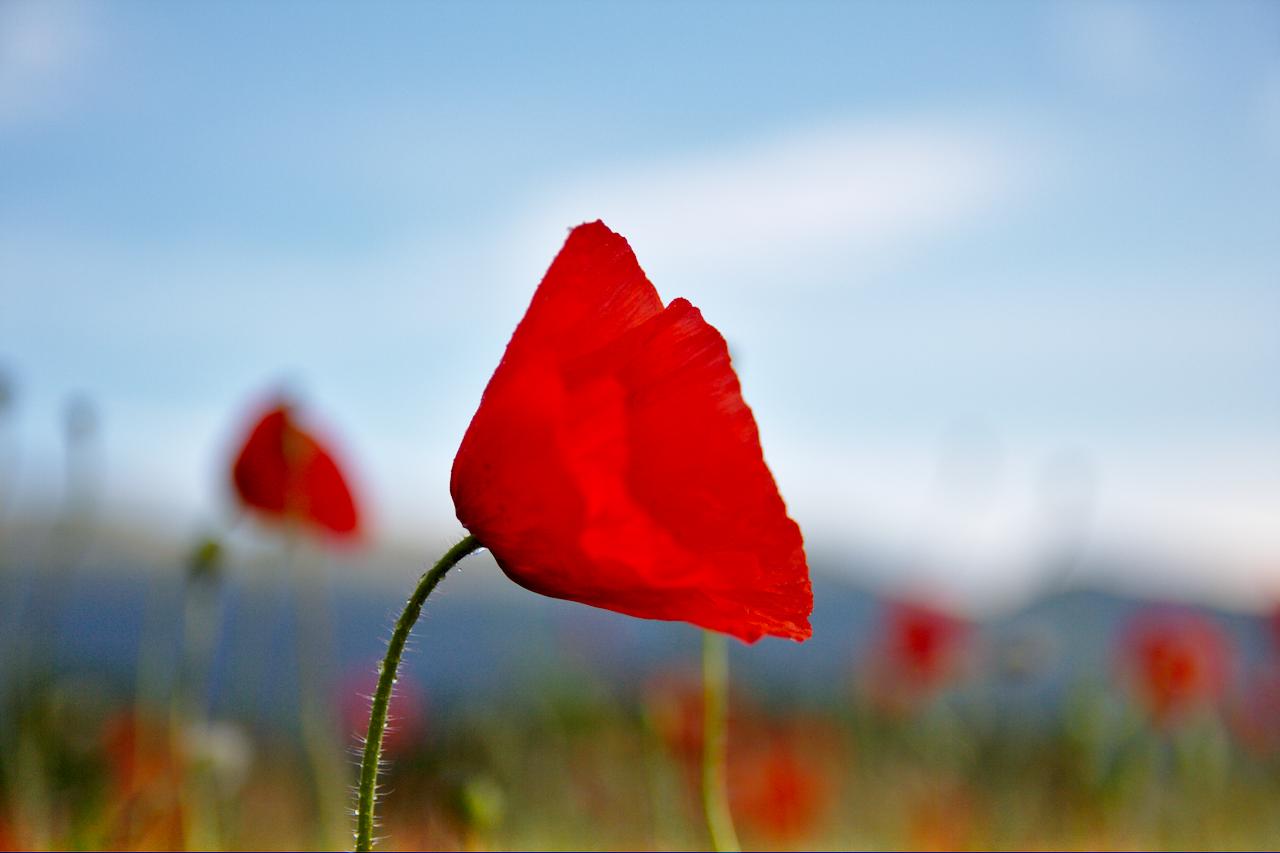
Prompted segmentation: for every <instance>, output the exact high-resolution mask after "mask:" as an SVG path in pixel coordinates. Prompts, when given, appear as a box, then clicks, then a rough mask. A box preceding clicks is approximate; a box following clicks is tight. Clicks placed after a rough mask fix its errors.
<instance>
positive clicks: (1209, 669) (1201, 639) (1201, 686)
mask: <svg viewBox="0 0 1280 853" xmlns="http://www.w3.org/2000/svg"><path fill="white" fill-rule="evenodd" d="M1121 644H1122V646H1121V654H1122V661H1123V662H1124V664H1125V665H1126V667H1127V669H1128V672H1129V676H1130V681H1131V683H1132V685H1133V687H1134V689H1135V690H1136V692H1137V694H1138V697H1139V699H1140V700H1141V701H1142V702H1143V704H1144V705H1145V706H1146V707H1147V710H1148V711H1149V712H1150V713H1151V715H1152V717H1153V718H1154V719H1155V720H1156V721H1157V722H1159V723H1162V724H1165V723H1170V722H1173V721H1175V720H1176V719H1178V718H1179V717H1181V716H1183V715H1184V714H1186V713H1188V712H1190V711H1192V710H1195V709H1196V708H1200V707H1204V706H1206V705H1210V704H1213V703H1214V702H1216V701H1217V700H1218V699H1220V698H1221V696H1222V693H1223V691H1224V690H1225V689H1226V686H1227V678H1228V670H1229V667H1230V660H1231V648H1230V644H1229V642H1228V640H1227V638H1226V636H1225V635H1224V634H1223V633H1222V631H1221V629H1220V628H1219V627H1218V626H1217V625H1216V624H1215V623H1214V622H1213V621H1212V620H1210V619H1208V618H1206V617H1204V616H1201V615H1199V614H1196V613H1192V612H1189V611H1183V610H1174V609H1157V608H1153V609H1148V610H1145V611H1143V612H1140V613H1139V614H1138V615H1137V616H1135V617H1134V618H1133V620H1132V621H1131V622H1130V623H1129V626H1128V628H1127V629H1126V630H1125V632H1124V634H1123V635H1122V637H1121Z"/></svg>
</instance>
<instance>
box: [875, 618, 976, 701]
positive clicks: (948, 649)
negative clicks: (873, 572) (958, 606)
mask: <svg viewBox="0 0 1280 853" xmlns="http://www.w3.org/2000/svg"><path fill="white" fill-rule="evenodd" d="M880 631H881V633H880V637H879V639H878V641H877V644H876V646H875V654H876V658H875V661H874V663H873V669H872V677H873V679H874V684H873V687H874V689H875V690H876V691H877V695H878V698H880V699H881V700H883V701H885V702H887V703H888V704H891V705H907V704H911V703H914V702H919V701H922V700H923V699H925V698H927V697H928V696H930V695H932V694H933V693H935V692H937V691H938V690H940V689H941V688H942V687H944V686H946V684H947V683H948V682H950V681H952V680H953V679H954V678H955V677H956V675H957V673H958V672H959V671H960V668H961V665H962V664H963V662H964V654H965V651H966V646H967V643H968V639H969V635H970V632H971V626H970V624H969V622H967V621H966V620H964V619H961V618H959V617H958V616H954V615H952V614H950V613H947V612H945V611H943V610H940V609H938V608H936V607H934V606H932V605H928V604H924V603H922V602H919V601H905V600H900V601H891V602H888V603H886V605H885V611H884V615H883V617H882V621H881V628H880Z"/></svg>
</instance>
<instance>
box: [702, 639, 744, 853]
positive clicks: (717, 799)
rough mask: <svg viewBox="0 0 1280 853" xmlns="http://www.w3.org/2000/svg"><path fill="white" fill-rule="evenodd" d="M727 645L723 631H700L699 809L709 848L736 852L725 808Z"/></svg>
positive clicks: (734, 834)
mask: <svg viewBox="0 0 1280 853" xmlns="http://www.w3.org/2000/svg"><path fill="white" fill-rule="evenodd" d="M728 694H729V645H728V642H727V641H726V640H725V637H724V635H723V634H717V633H716V632H714V631H703V632H702V810H703V812H704V813H705V814H706V816H707V831H708V832H709V833H710V835H711V849H712V850H716V851H719V853H737V851H738V850H739V847H738V833H737V832H736V831H735V830H734V828H733V813H732V812H731V811H730V810H729V773H728V768H727V766H726V763H725V756H726V752H727V745H728V734H729V733H728V723H727V719H726V718H727V712H728Z"/></svg>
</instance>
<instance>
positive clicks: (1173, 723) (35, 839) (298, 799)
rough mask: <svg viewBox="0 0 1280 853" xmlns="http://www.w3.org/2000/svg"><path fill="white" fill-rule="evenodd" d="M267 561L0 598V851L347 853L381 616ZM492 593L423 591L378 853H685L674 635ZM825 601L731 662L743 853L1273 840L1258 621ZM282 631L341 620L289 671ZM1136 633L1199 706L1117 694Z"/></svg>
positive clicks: (317, 577)
mask: <svg viewBox="0 0 1280 853" xmlns="http://www.w3.org/2000/svg"><path fill="white" fill-rule="evenodd" d="M266 553H267V554H268V555H269V554H270V550H269V549H268V550H267V551H266ZM306 553H307V552H304V555H305V554H306ZM308 559H312V560H315V561H317V564H318V565H323V564H325V561H326V559H328V558H324V557H323V556H322V555H320V554H318V553H315V552H311V553H310V557H309V558H308ZM270 566H271V561H270V560H266V561H264V564H263V565H257V566H256V569H255V565H254V564H252V563H250V564H248V565H237V566H234V567H232V568H230V569H228V568H227V567H223V569H224V571H225V575H215V576H213V577H207V576H202V575H196V576H194V577H191V576H186V577H187V579H186V580H183V578H184V575H183V573H182V572H176V571H169V572H167V573H166V572H162V571H156V570H152V571H149V572H147V573H130V572H120V571H113V572H104V571H102V570H101V568H100V567H99V568H98V569H95V568H93V566H92V561H91V562H90V563H89V564H87V565H82V566H79V567H78V568H75V569H74V570H68V573H67V574H66V575H65V576H64V580H65V581H67V582H68V583H69V586H67V587H66V588H64V589H63V590H62V591H61V592H58V590H57V589H51V588H49V586H48V584H47V577H44V576H42V575H41V574H40V573H38V572H31V571H29V570H28V571H26V572H22V571H9V572H8V573H7V574H6V581H7V586H6V587H5V588H6V591H7V593H8V594H7V595H6V599H5V603H6V605H13V604H14V603H15V602H19V603H22V602H25V603H24V604H23V606H22V608H21V609H22V612H23V613H24V614H25V615H24V618H23V622H22V623H21V624H24V625H25V626H27V627H26V628H24V630H23V631H22V632H21V633H22V635H23V637H25V638H26V640H27V641H28V644H27V645H26V646H25V651H23V652H22V654H21V655H16V654H12V653H6V655H5V662H6V667H5V682H4V683H5V686H6V703H5V706H4V708H5V714H4V725H3V737H4V747H3V749H0V762H2V763H0V767H2V769H3V775H2V776H0V780H2V781H0V784H2V785H3V789H2V790H3V803H4V810H3V812H2V814H3V823H0V830H2V831H0V840H2V841H3V844H4V847H5V848H6V849H27V848H48V847H56V848H68V847H69V848H76V849H103V848H126V849H149V848H170V847H173V848H183V847H187V848H193V849H195V848H215V847H217V848H223V847H225V848H230V849H294V848H304V849H305V848H315V847H331V848H332V847H341V846H343V845H344V844H347V843H348V841H347V836H346V835H345V832H346V821H345V818H344V816H343V810H344V807H345V806H346V805H347V804H348V800H349V793H348V791H349V786H350V785H351V784H352V782H353V780H354V774H355V767H354V756H353V754H352V752H351V750H352V748H353V746H354V745H355V743H356V740H355V734H354V733H355V732H357V731H359V730H360V729H361V728H362V727H363V725H364V714H365V709H366V703H365V701H364V700H363V698H362V694H363V693H366V692H367V691H368V690H369V688H370V686H371V676H370V675H369V673H370V672H371V670H372V661H373V660H374V659H375V657H376V655H377V653H378V651H379V637H380V636H381V635H382V634H385V630H386V627H387V626H388V625H389V624H390V618H389V617H390V614H391V613H392V612H393V611H394V609H395V606H396V600H397V598H398V595H397V593H396V592H395V591H394V590H392V589H389V588H387V587H386V585H385V584H383V583H377V584H373V585H372V586H370V585H369V584H362V583H360V582H358V578H359V575H358V574H355V572H356V569H355V568H354V567H348V566H346V565H345V564H342V563H339V564H337V565H336V566H330V570H329V571H327V572H322V571H319V570H317V569H315V567H314V566H313V567H312V568H311V569H310V570H308V572H303V573H297V574H294V575H287V574H278V573H277V574H272V573H273V572H276V571H277V570H278V569H279V568H280V566H278V565H277V566H276V567H275V569H271V568H270ZM11 568H12V566H11ZM252 571H258V572H261V573H263V574H264V576H265V577H266V578H273V577H274V580H271V581H265V580H264V579H263V577H261V576H260V577H257V578H255V577H254V576H253V574H252V573H251V572H252ZM496 574H497V572H496V568H495V567H493V566H492V564H491V563H489V562H488V560H487V558H486V559H483V560H479V561H478V562H477V564H476V565H475V566H472V567H469V569H468V570H467V571H466V572H464V573H462V574H460V575H459V576H457V577H451V578H449V579H448V582H451V583H453V585H454V587H453V590H452V592H451V593H447V594H445V595H444V596H443V597H442V598H441V599H440V600H439V601H436V602H434V603H433V604H432V605H430V606H429V607H428V610H427V613H426V615H425V617H424V620H423V622H422V623H421V624H420V625H419V629H418V632H417V642H416V646H417V648H415V649H414V651H413V652H412V653H411V657H410V659H409V661H408V668H407V672H406V674H405V677H404V679H403V680H402V683H401V685H400V695H399V697H398V699H397V702H396V704H395V705H394V706H393V715H395V716H397V717H398V718H399V721H398V723H397V725H396V729H395V731H394V734H393V736H392V740H391V742H390V745H389V748H390V750H391V758H390V764H389V772H388V775H387V777H386V790H387V792H388V794H387V797H386V799H385V801H384V812H383V815H384V830H385V832H386V834H387V836H388V838H389V841H388V843H387V845H386V849H415V848H438V849H504V848H535V849H577V848H587V849H636V848H640V849H697V848H703V847H705V846H706V845H707V838H706V836H705V829H704V827H703V823H702V819H701V812H700V805H699V799H698V788H697V773H698V768H697V760H698V754H699V749H700V742H701V741H700V739H701V723H700V719H701V718H700V714H701V706H700V694H699V682H698V679H697V674H696V661H697V654H698V639H697V632H696V631H693V630H691V629H689V628H687V627H684V626H678V625H667V624H662V623H645V622H637V621H636V620H629V619H626V618H625V617H616V616H613V615H612V614H607V613H602V612H599V611H594V610H591V609H589V608H584V607H580V606H577V605H572V604H565V603H562V602H553V601H549V600H544V599H540V598H537V597H534V596H520V597H516V598H513V597H510V596H503V595H501V594H499V595H497V596H494V595H493V589H492V586H491V581H492V580H493V578H492V577H489V576H491V575H496ZM353 577H354V578H356V580H357V582H354V583H353V582H352V578H353ZM291 578H292V579H291ZM824 578H825V575H823V574H821V573H820V574H819V576H818V584H817V601H818V609H817V611H816V612H815V620H814V622H815V638H814V640H813V641H812V642H811V643H809V644H805V645H804V646H797V645H794V644H787V643H771V642H769V641H766V642H764V643H762V644H761V645H758V646H754V647H746V646H741V645H737V646H735V648H734V652H733V666H734V673H735V679H734V694H733V698H732V711H731V721H730V726H731V729H730V779H731V783H730V784H731V796H732V802H733V808H734V812H735V816H736V819H737V821H738V824H739V831H740V833H741V835H742V837H743V839H744V843H745V844H747V845H748V846H749V847H759V848H765V849H806V848H912V849H940V848H946V849H1006V848H1019V849H1025V848H1031V849H1037V848H1041V849H1043V848H1073V849H1097V848H1106V849H1135V848H1167V849H1176V848H1260V847H1261V848H1265V847H1273V846H1275V845H1276V844H1277V843H1280V814H1278V813H1277V812H1276V810H1275V809H1274V803H1275V802H1276V801H1277V797H1278V796H1280V751H1278V750H1277V747H1280V689H1278V687H1280V680H1277V679H1276V678H1275V676H1274V673H1275V672H1277V671H1280V670H1277V650H1276V649H1275V648H1274V646H1273V645H1272V639H1271V636H1270V634H1269V630H1270V629H1269V627H1268V623H1267V622H1266V620H1263V619H1260V618H1257V617H1250V616H1245V615H1238V614H1230V613H1225V612H1212V611H1189V610H1186V609H1183V608H1172V609H1170V608H1152V607H1151V606H1150V605H1148V604H1146V603H1144V602H1141V601H1138V600H1134V599H1125V598H1121V597H1117V596H1114V595H1108V594H1103V593H1091V592H1085V591H1074V592H1062V593H1059V594H1054V595H1046V596H1044V597H1042V598H1041V600H1039V601H1036V602H1034V603H1032V604H1030V605H1029V606H1027V607H1025V608H1022V609H1021V610H1019V611H1018V612H1016V613H1005V614H1000V615H998V616H994V617H992V618H991V619H988V620H986V621H985V622H983V623H982V624H971V623H968V622H967V621H965V620H963V619H960V618H959V617H953V616H950V615H946V614H943V613H942V612H941V611H936V610H933V609H932V608H929V607H926V606H924V605H918V604H913V603H908V602H886V601H882V600H880V599H878V598H877V597H875V596H874V595H872V594H869V593H866V592H862V591H860V590H857V589H855V588H852V587H848V586H846V585H841V584H835V583H832V582H830V581H828V580H825V579H824ZM15 592H16V593H19V594H17V595H15ZM338 603H341V605H342V607H341V608H337V607H335V606H334V605H336V604H338ZM300 605H301V606H300ZM308 607H310V608H312V609H313V611H314V612H326V611H328V612H330V613H340V614H341V615H340V616H336V618H333V620H332V622H330V623H329V624H328V626H327V627H325V628H324V630H322V631H321V632H320V634H319V635H313V636H324V637H327V638H328V643H329V645H328V650H327V651H326V650H325V648H323V647H322V646H315V645H314V644H313V645H311V646H306V645H304V646H303V647H302V657H301V661H302V665H301V666H300V665H299V658H298V656H297V653H295V641H296V640H297V639H298V637H297V633H296V632H297V631H298V630H299V629H301V630H303V631H304V634H305V631H306V628H305V624H306V613H307V608H308ZM50 608H57V610H56V611H55V610H54V609H50ZM42 609H43V610H42ZM13 612H14V611H13V610H6V613H7V614H12V613H13ZM42 612H43V613H44V614H45V615H44V616H41V615H40V614H41V613H42ZM55 612H56V613H60V614H61V616H60V617H59V618H53V619H51V620H50V621H46V622H45V623H44V627H43V628H40V629H39V630H38V631H35V632H34V633H33V632H32V630H31V629H34V628H36V626H37V625H38V624H40V620H41V619H46V620H48V619H49V614H52V613H55ZM1153 614H1154V616H1155V617H1156V618H1161V616H1162V614H1173V615H1174V616H1175V617H1176V618H1178V619H1186V618H1193V619H1198V618H1200V617H1201V616H1203V618H1204V619H1206V620H1208V624H1210V625H1212V626H1213V629H1212V630H1213V631H1214V632H1215V633H1214V637H1216V638H1217V639H1216V640H1213V641H1212V642H1218V641H1220V643H1221V649H1220V651H1221V653H1222V655H1225V656H1229V657H1225V658H1224V660H1223V661H1222V663H1223V664H1224V665H1225V666H1226V667H1227V668H1228V669H1229V673H1228V674H1227V675H1226V676H1225V677H1226V679H1227V680H1226V681H1225V682H1224V683H1223V684H1222V685H1221V687H1220V688H1219V687H1215V686H1214V685H1213V684H1210V683H1209V682H1208V681H1206V680H1205V679H1207V678H1208V677H1209V669H1208V668H1209V667H1210V666H1211V665H1213V666H1216V665H1217V664H1216V663H1215V662H1214V661H1212V660H1208V659H1206V658H1201V657H1197V655H1196V651H1195V647H1194V646H1191V647H1187V648H1186V649H1184V652H1187V654H1184V655H1183V657H1182V658H1179V657H1178V654H1179V652H1178V651H1177V649H1176V648H1175V650H1174V652H1173V658H1172V659H1171V660H1172V664H1173V669H1170V670H1168V671H1167V672H1164V674H1163V675H1161V671H1158V670H1157V671H1154V674H1152V673H1147V674H1146V675H1144V674H1143V673H1142V672H1136V673H1135V672H1133V671H1132V667H1131V666H1130V664H1131V663H1133V660H1132V655H1133V651H1132V647H1133V645H1134V642H1135V641H1134V640H1133V639H1132V638H1131V637H1130V634H1131V633H1132V631H1133V626H1134V625H1135V624H1136V625H1141V624H1142V623H1143V620H1145V619H1149V618H1152V615H1153ZM1197 614H1199V615H1197ZM299 616H302V617H303V618H298V617H299ZM1175 621H1176V620H1175ZM14 624H15V623H13V622H12V620H11V619H7V620H6V627H12V626H13V625H14ZM4 636H5V641H6V642H7V643H16V645H10V646H8V648H9V649H11V650H15V651H16V650H19V649H23V644H22V643H21V642H20V641H19V639H18V638H15V636H14V635H13V633H10V632H6V633H5V635H4ZM32 640H35V642H34V643H31V642H30V641H32ZM1193 642H1194V641H1193ZM1175 646H1176V642H1175ZM1188 649H1189V651H1188ZM1214 653H1215V654H1216V653H1217V652H1214ZM20 660H26V661H27V666H26V668H25V671H23V670H22V669H19V668H18V667H16V666H14V664H16V663H18V662H19V661H20ZM1139 663H1140V662H1139ZM1178 667H1183V669H1178ZM1184 670H1185V671H1184ZM308 678H310V679H313V680H314V681H315V683H314V684H312V685H309V686H308V685H305V683H304V682H305V681H306V679H308ZM1144 678H1145V679H1146V681H1143V679H1144ZM1153 679H1154V680H1153ZM1153 689H1156V690H1159V689H1163V690H1165V693H1164V694H1160V695H1164V696H1165V697H1166V698H1169V697H1172V698H1171V699H1169V701H1170V702H1172V705H1169V704H1168V703H1165V704H1163V705H1162V704H1161V703H1160V702H1158V701H1152V700H1153V698H1157V699H1158V696H1157V695H1156V694H1155V693H1152V692H1151V691H1152V690H1153ZM304 691H310V692H304ZM1170 691H1172V692H1170ZM321 696H327V697H329V698H328V699H327V700H321V701H317V699H316V697H321ZM302 711H306V712H307V713H301V712H302Z"/></svg>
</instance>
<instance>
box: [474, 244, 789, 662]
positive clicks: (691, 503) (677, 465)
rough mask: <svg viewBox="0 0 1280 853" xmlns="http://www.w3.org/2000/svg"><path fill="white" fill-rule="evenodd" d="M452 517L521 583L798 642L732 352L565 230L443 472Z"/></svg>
mask: <svg viewBox="0 0 1280 853" xmlns="http://www.w3.org/2000/svg"><path fill="white" fill-rule="evenodd" d="M451 491H452V494H453V500H454V505H455V507H456V509H457V513H458V519H459V521H461V522H462V524H463V525H464V526H465V527H466V528H467V529H468V530H470V531H471V533H472V534H473V535H474V536H475V537H476V539H478V540H479V541H480V542H481V543H482V544H483V545H484V546H485V547H487V548H488V549H489V551H490V552H491V553H492V554H493V555H494V557H495V559H496V560H497V561H498V564H499V565H500V566H501V567H502V570H503V571H504V572H506V574H507V575H508V576H509V577H510V578H511V579H512V580H514V581H515V582H516V583H518V584H520V585H522V586H524V587H527V588H528V589H531V590H533V591H535V592H540V593H543V594H544V595H550V596H554V597H556V598H565V599H570V600H573V601H579V602H582V603H584V604H591V605H594V606H597V607H603V608H606V609H609V610H615V611H618V612H621V613H627V614H630V615H632V616H640V617H645V618H649V619H673V620H682V621H686V622H691V623H693V624H695V625H700V626H702V627H704V628H710V629H713V630H716V631H722V632H724V633H727V634H732V635H734V636H737V637H740V638H741V639H743V640H745V641H747V642H754V641H755V640H757V639H759V638H760V637H761V636H762V635H764V634H772V635H774V636H779V637H788V638H792V639H796V640H803V639H805V638H807V637H808V636H809V635H810V633H811V631H810V628H809V613H810V611H811V610H812V608H813V594H812V591H811V589H810V586H809V571H808V565H807V563H806V561H805V554H804V545H803V542H802V540H801V537H800V529H799V528H798V527H797V526H796V524H795V522H794V521H792V520H791V519H790V518H788V517H787V513H786V507H785V506H784V505H783V502H782V498H781V497H780V496H779V494H778V489H777V486H776V485H775V483H774V480H773V476H772V475H771V474H770V473H769V469H768V468H767V467H766V466H765V462H764V457H763V454H762V452H761V449H760V439H759V435H758V432H757V430H756V423H755V419H754V418H753V417H752V414H751V410H750V409H749V408H747V405H746V403H744V402H743V400H742V394H741V391H740V389H739V385H738V377H737V375H736V374H735V373H734V371H733V366H732V365H731V364H730V361H729V351H728V348H727V346H726V345H725V342H724V338H722V337H721V336H720V334H719V333H718V332H717V331H716V330H715V329H714V328H712V327H711V326H710V325H708V324H707V322H706V321H705V320H703V319H702V314H701V313H700V312H699V311H698V309H696V308H694V307H693V306H692V305H690V304H689V303H688V302H687V301H686V300H684V299H676V300H673V301H672V302H671V304H670V305H667V306H666V307H665V308H664V307H663V304H662V300H661V299H660V298H659V296H658V293H657V291H656V290H655V289H654V288H653V285H651V284H650V283H649V280H648V279H647V278H646V277H645V274H644V272H643V271H642V270H641V269H640V266H639V264H638V263H637V261H636V258H635V255H634V254H632V252H631V247H630V246H628V245H627V241H626V240H625V239H623V238H622V237H621V236H620V235H618V234H615V233H613V232H612V231H610V230H609V229H608V228H606V227H605V226H604V225H603V224H602V223H600V222H593V223H591V224H588V225H582V226H579V227H578V228H575V229H574V230H573V231H572V232H571V233H570V235H569V239H568V241H567V242H566V243H565V246H564V248H563V249H562V250H561V252H560V254H559V255H558V256H557V257H556V259H555V261H554V262H553V263H552V265H551V268H550V269H549V270H548V271H547V274H546V276H545V277H544V278H543V280H542V283H541V284H540V285H539V287H538V290H537V292H536V293H535V294H534V296H533V301H532V303H531V304H530V305H529V310H528V311H527V312H526V314H525V317H524V319H523V320H522V321H521V323H520V325H519V326H518V327H517V328H516V331H515V334H514V335H513V336H512V338H511V342H510V344H508V345H507V350H506V354H505V355H504V356H503V358H502V361H501V363H500V364H499V365H498V368H497V370H496V371H495V372H494V374H493V378H492V379H491V380H490V381H489V385H488V387H487V388H486V389H485V392H484V396H483V398H482V399H481V401H480V407H479V409H478V410H477V411H476V414H475V417H474V418H473V419H472V421H471V425H470V427H469V428H468V429H467V433H466V435H465V437H464V438H463V440H462V446H461V447H460V448H459V449H458V455H457V458H456V459H455V460H454V463H453V477H452V481H451Z"/></svg>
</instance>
